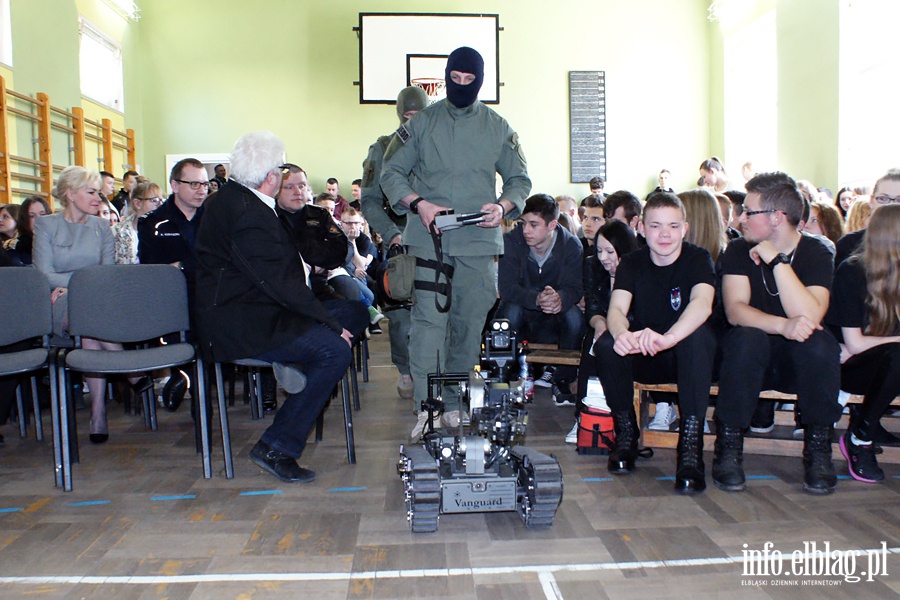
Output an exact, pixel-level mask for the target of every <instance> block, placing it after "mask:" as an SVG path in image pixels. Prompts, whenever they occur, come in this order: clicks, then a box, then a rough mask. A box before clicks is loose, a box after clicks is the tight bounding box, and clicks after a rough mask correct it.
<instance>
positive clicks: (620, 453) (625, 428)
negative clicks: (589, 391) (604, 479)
mask: <svg viewBox="0 0 900 600" xmlns="http://www.w3.org/2000/svg"><path fill="white" fill-rule="evenodd" d="M613 424H614V427H615V430H616V449H615V450H613V451H612V452H611V453H610V455H609V461H607V465H606V468H607V469H608V470H609V472H610V473H613V474H614V475H626V474H628V473H632V472H634V461H636V460H637V457H638V425H637V418H636V417H635V415H634V409H628V410H624V411H622V412H617V413H613Z"/></svg>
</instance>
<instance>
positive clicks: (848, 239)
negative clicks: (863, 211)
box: [834, 169, 900, 267]
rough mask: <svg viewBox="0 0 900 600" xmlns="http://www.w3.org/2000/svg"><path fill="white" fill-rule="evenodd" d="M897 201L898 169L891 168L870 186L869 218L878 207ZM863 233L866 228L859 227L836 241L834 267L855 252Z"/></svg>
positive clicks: (899, 173) (899, 189) (899, 193)
mask: <svg viewBox="0 0 900 600" xmlns="http://www.w3.org/2000/svg"><path fill="white" fill-rule="evenodd" d="M858 202H865V200H858ZM898 202H900V169H891V170H889V171H888V172H887V173H885V174H884V175H883V176H882V177H881V178H880V179H879V180H878V181H876V182H875V187H874V188H872V195H871V196H869V204H871V205H872V216H871V217H869V219H870V220H871V219H873V218H875V213H876V212H878V208H879V207H881V206H887V205H888V204H895V203H898ZM865 235H866V230H865V229H860V230H859V231H853V232H851V233H848V234H846V235H844V236H843V237H841V239H839V240H838V241H837V243H836V244H835V248H836V251H835V255H834V266H835V267H837V266H838V265H839V264H841V263H842V262H844V261H845V260H846V259H848V258H849V257H850V255H851V254H853V253H855V252H856V250H857V249H858V248H859V247H860V246H862V243H863V238H864V237H865Z"/></svg>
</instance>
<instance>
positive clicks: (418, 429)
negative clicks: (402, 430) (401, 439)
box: [409, 410, 441, 440]
mask: <svg viewBox="0 0 900 600" xmlns="http://www.w3.org/2000/svg"><path fill="white" fill-rule="evenodd" d="M426 423H428V411H427V410H423V411H420V412H419V420H418V421H417V422H416V426H415V427H413V430H412V432H411V433H410V434H409V437H410V438H411V439H413V440H418V439H419V438H420V437H422V433H423V432H424V431H425V425H426ZM432 424H433V425H434V428H435V429H438V428H440V426H441V416H440V415H435V416H434V419H433V420H432Z"/></svg>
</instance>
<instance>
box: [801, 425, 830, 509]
mask: <svg viewBox="0 0 900 600" xmlns="http://www.w3.org/2000/svg"><path fill="white" fill-rule="evenodd" d="M833 432H834V428H833V427H832V426H831V425H809V424H807V425H806V431H805V432H804V435H803V469H804V473H803V491H805V492H809V493H810V494H830V493H831V492H833V491H834V488H835V487H836V486H837V475H835V473H834V463H832V462H831V437H832V434H833Z"/></svg>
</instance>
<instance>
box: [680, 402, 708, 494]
mask: <svg viewBox="0 0 900 600" xmlns="http://www.w3.org/2000/svg"><path fill="white" fill-rule="evenodd" d="M705 469H706V467H705V465H704V464H703V423H702V421H701V420H700V419H699V418H698V417H696V416H694V415H689V416H685V417H681V426H680V427H679V428H678V466H677V467H675V491H676V492H678V493H679V494H697V493H699V492H702V491H703V490H705V489H706V474H705V472H704V471H705Z"/></svg>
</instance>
